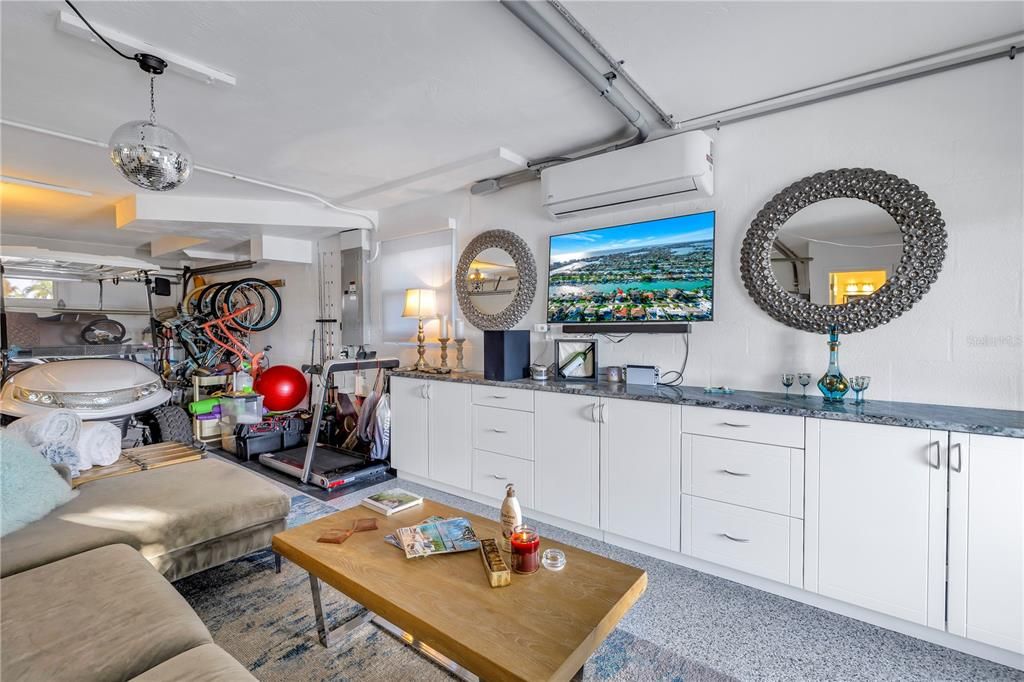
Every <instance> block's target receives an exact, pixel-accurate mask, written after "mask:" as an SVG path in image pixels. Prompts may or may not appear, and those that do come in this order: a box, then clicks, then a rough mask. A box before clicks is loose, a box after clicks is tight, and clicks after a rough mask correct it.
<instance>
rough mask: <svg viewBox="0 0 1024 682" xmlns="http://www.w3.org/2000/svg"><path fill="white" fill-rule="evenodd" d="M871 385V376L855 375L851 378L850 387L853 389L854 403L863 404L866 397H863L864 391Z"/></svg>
mask: <svg viewBox="0 0 1024 682" xmlns="http://www.w3.org/2000/svg"><path fill="white" fill-rule="evenodd" d="M870 385H871V377H869V376H863V375H860V376H855V377H853V378H852V379H850V388H852V389H853V403H854V404H855V405H863V404H864V398H863V397H862V396H863V394H864V391H866V390H868V386H870Z"/></svg>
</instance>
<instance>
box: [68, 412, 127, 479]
mask: <svg viewBox="0 0 1024 682" xmlns="http://www.w3.org/2000/svg"><path fill="white" fill-rule="evenodd" d="M78 456H79V458H80V459H81V464H80V465H79V467H78V468H79V469H86V468H88V467H93V466H99V467H105V466H109V465H111V464H113V463H114V462H116V461H117V458H118V457H120V456H121V429H119V428H117V427H116V426H114V425H113V424H111V423H110V422H85V423H84V424H82V437H81V438H79V440H78ZM86 465H87V466H86Z"/></svg>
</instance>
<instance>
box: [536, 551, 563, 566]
mask: <svg viewBox="0 0 1024 682" xmlns="http://www.w3.org/2000/svg"><path fill="white" fill-rule="evenodd" d="M540 563H541V564H543V566H544V568H546V569H548V570H549V571H561V570H562V569H563V568H565V552H563V551H562V550H560V549H545V550H544V553H543V554H542V555H541V557H540Z"/></svg>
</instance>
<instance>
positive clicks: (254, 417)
mask: <svg viewBox="0 0 1024 682" xmlns="http://www.w3.org/2000/svg"><path fill="white" fill-rule="evenodd" d="M220 420H221V423H223V424H228V425H234V424H259V423H260V422H261V421H263V396H261V395H259V394H258V393H243V394H241V395H230V396H227V395H225V396H221V399H220Z"/></svg>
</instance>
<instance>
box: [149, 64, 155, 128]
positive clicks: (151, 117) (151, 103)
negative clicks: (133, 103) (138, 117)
mask: <svg viewBox="0 0 1024 682" xmlns="http://www.w3.org/2000/svg"><path fill="white" fill-rule="evenodd" d="M155 82H156V76H154V75H153V74H150V75H149V122H150V123H152V124H153V125H156V87H155Z"/></svg>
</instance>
